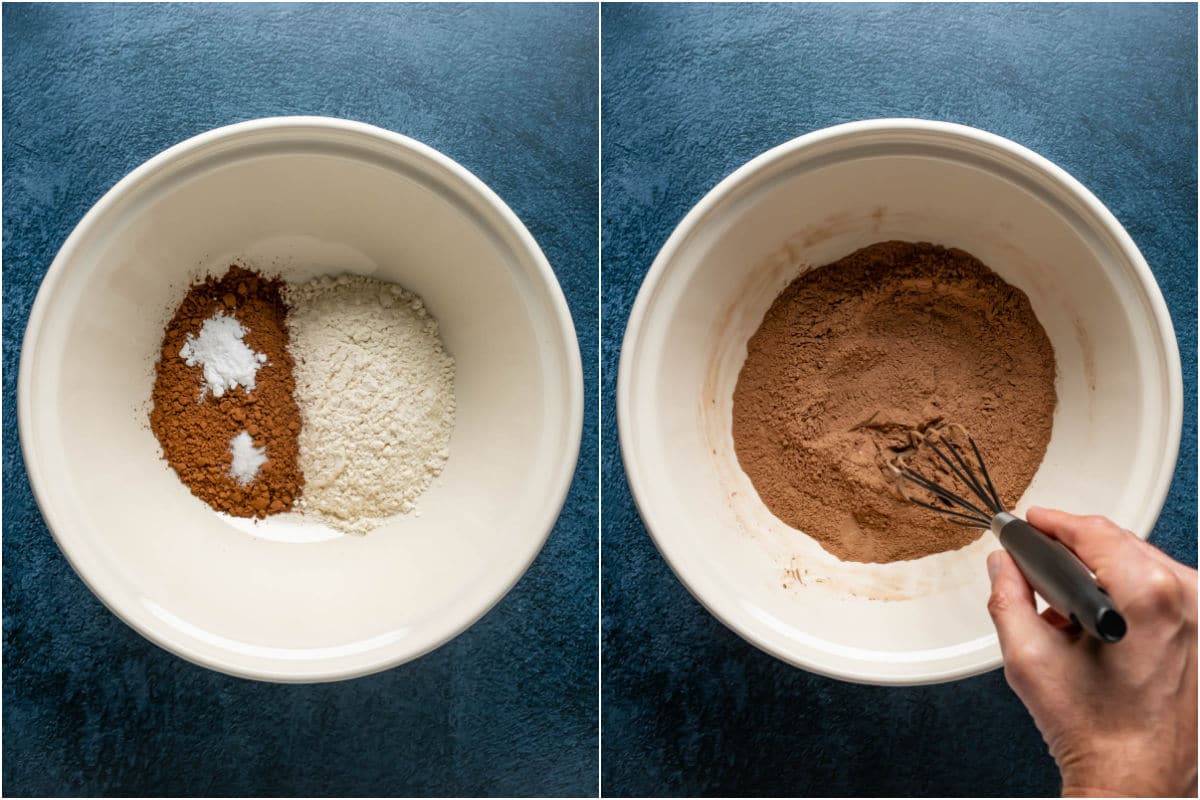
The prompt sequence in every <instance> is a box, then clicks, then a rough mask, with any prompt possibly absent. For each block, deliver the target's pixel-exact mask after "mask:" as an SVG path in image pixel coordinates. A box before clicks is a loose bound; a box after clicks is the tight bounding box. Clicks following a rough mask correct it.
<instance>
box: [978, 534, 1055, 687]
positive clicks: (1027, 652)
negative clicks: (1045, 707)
mask: <svg viewBox="0 0 1200 800" xmlns="http://www.w3.org/2000/svg"><path fill="white" fill-rule="evenodd" d="M987 566H988V576H989V577H990V578H991V580H992V594H991V597H989V598H988V613H989V614H991V616H992V623H993V624H994V625H995V626H996V633H997V634H998V635H999V638H1000V651H1001V652H1002V653H1003V654H1004V662H1005V664H1007V665H1010V666H1011V665H1014V664H1016V665H1017V666H1019V667H1020V668H1022V669H1023V668H1025V667H1028V666H1031V665H1029V664H1026V663H1024V662H1030V661H1035V660H1037V653H1036V652H1035V649H1040V650H1044V649H1045V642H1046V640H1048V639H1049V638H1050V634H1051V633H1053V629H1052V628H1051V627H1050V626H1048V625H1047V624H1046V622H1045V620H1043V619H1042V618H1041V617H1040V616H1038V612H1037V605H1036V604H1035V602H1034V599H1033V589H1031V588H1030V587H1029V583H1028V582H1027V581H1026V580H1025V576H1024V575H1022V574H1021V570H1019V569H1018V568H1017V565H1016V563H1014V562H1013V560H1012V557H1011V556H1009V555H1008V553H1006V552H1004V551H1003V550H997V551H996V552H994V553H992V554H991V555H989V556H988V560H987Z"/></svg>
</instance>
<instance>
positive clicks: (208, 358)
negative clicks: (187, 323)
mask: <svg viewBox="0 0 1200 800" xmlns="http://www.w3.org/2000/svg"><path fill="white" fill-rule="evenodd" d="M245 335H246V329H245V328H244V327H242V323H240V322H238V321H237V320H236V319H234V318H233V317H227V316H225V315H224V314H222V313H221V312H220V311H218V312H217V313H216V314H213V315H212V316H211V317H209V318H208V319H206V320H204V324H203V325H202V326H200V335H199V336H193V335H192V334H190V333H189V334H188V335H187V339H185V340H184V342H183V348H182V349H180V351H179V357H180V358H182V359H183V360H184V362H185V363H186V364H187V365H188V366H189V367H194V366H196V365H197V364H202V365H203V366H204V391H205V393H207V392H212V393H213V395H214V396H216V397H221V396H222V395H224V394H225V392H226V391H227V390H230V389H236V388H237V387H238V386H244V387H245V388H246V391H247V392H252V391H254V376H255V375H256V374H257V373H258V368H259V367H260V366H261V365H263V364H265V363H266V361H267V357H266V356H265V355H264V354H262V353H256V352H254V351H253V350H251V349H250V347H249V345H247V344H246V343H245V342H244V341H242V337H244V336H245ZM200 399H201V400H203V399H204V393H202V394H201V395H200Z"/></svg>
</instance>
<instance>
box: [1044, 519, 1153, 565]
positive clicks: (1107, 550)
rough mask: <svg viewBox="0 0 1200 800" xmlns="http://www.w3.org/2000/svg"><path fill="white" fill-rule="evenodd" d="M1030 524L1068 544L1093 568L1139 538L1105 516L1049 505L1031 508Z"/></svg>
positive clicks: (1115, 557) (1110, 559) (1104, 562)
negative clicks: (1073, 512)
mask: <svg viewBox="0 0 1200 800" xmlns="http://www.w3.org/2000/svg"><path fill="white" fill-rule="evenodd" d="M1025 518H1026V520H1027V521H1028V522H1029V524H1030V525H1032V526H1033V527H1035V528H1037V529H1038V530H1039V531H1042V532H1043V533H1048V534H1050V535H1051V536H1053V537H1054V538H1055V539H1058V540H1059V541H1060V542H1062V543H1063V544H1065V545H1066V546H1067V547H1069V548H1070V549H1071V550H1072V551H1074V553H1075V555H1077V556H1079V558H1080V560H1082V561H1083V563H1085V564H1087V565H1088V567H1090V568H1091V570H1092V571H1093V572H1095V571H1096V570H1097V568H1098V567H1101V566H1103V565H1104V564H1106V563H1111V562H1112V561H1113V560H1115V559H1118V558H1120V557H1121V556H1120V554H1121V553H1123V552H1126V551H1128V550H1129V549H1131V548H1133V547H1135V546H1136V544H1135V543H1136V542H1139V541H1140V540H1139V539H1138V538H1137V537H1136V536H1134V535H1133V534H1132V533H1130V532H1129V531H1127V530H1124V529H1123V528H1120V527H1118V526H1117V525H1116V524H1115V523H1114V522H1112V521H1111V520H1109V519H1107V518H1106V517H1099V516H1087V517H1084V516H1079V515H1077V514H1068V513H1067V512H1066V511H1055V510H1053V509H1049V508H1031V509H1029V513H1028V514H1027V515H1026V517H1025Z"/></svg>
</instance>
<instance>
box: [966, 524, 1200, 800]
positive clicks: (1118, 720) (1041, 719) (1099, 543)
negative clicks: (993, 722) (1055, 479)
mask: <svg viewBox="0 0 1200 800" xmlns="http://www.w3.org/2000/svg"><path fill="white" fill-rule="evenodd" d="M1027 518H1028V521H1029V524H1030V525H1033V526H1034V527H1035V528H1037V529H1039V530H1041V531H1043V532H1044V533H1047V534H1050V535H1051V536H1054V537H1055V538H1056V539H1058V540H1059V541H1061V542H1062V543H1063V544H1065V545H1066V546H1067V547H1069V548H1070V549H1071V550H1072V551H1074V552H1075V554H1076V555H1077V556H1079V558H1080V560H1082V561H1083V563H1085V564H1087V566H1088V568H1089V569H1091V570H1092V572H1093V573H1095V575H1096V578H1097V580H1098V581H1099V583H1100V585H1101V586H1103V587H1104V588H1105V590H1107V591H1108V593H1109V594H1110V595H1111V596H1112V598H1113V602H1114V604H1115V605H1116V607H1117V608H1118V609H1119V610H1120V611H1121V613H1122V615H1123V616H1124V617H1125V620H1126V622H1127V623H1128V625H1129V632H1128V633H1127V634H1126V635H1125V638H1124V639H1122V640H1121V641H1120V642H1117V643H1116V644H1105V643H1102V642H1099V641H1097V640H1095V639H1093V638H1092V637H1090V636H1088V635H1086V634H1082V633H1080V632H1079V631H1078V630H1076V629H1074V628H1073V626H1071V625H1070V623H1068V622H1067V621H1066V620H1064V619H1063V618H1062V617H1061V616H1060V615H1058V614H1057V613H1055V612H1054V611H1052V610H1049V609H1048V610H1047V611H1046V612H1044V613H1043V614H1042V615H1041V616H1039V615H1038V613H1037V609H1036V606H1035V605H1034V599H1033V591H1032V590H1031V589H1030V588H1029V584H1028V583H1027V582H1026V581H1025V578H1024V576H1023V575H1022V574H1021V572H1020V570H1019V569H1018V568H1017V565H1016V564H1015V563H1014V562H1013V560H1012V558H1011V557H1009V555H1008V554H1007V553H1005V552H1004V551H997V552H995V553H992V554H991V555H990V556H988V562H987V566H988V574H989V576H990V577H991V579H992V595H991V598H990V599H989V600H988V611H989V612H990V613H991V615H992V621H993V622H994V623H995V625H996V631H997V633H998V634H999V637H1000V650H1001V652H1002V653H1003V654H1004V675H1005V677H1006V678H1007V679H1008V684H1009V686H1011V687H1012V689H1013V691H1014V692H1016V693H1017V696H1018V697H1020V698H1021V701H1022V702H1023V703H1025V706H1026V708H1028V709H1029V713H1030V714H1032V715H1033V721H1034V723H1035V724H1036V725H1037V727H1038V730H1039V731H1041V733H1042V738H1044V739H1045V740H1046V744H1047V746H1048V747H1049V748H1050V754H1051V755H1052V756H1053V757H1054V760H1055V762H1057V764H1058V769H1059V772H1060V773H1061V774H1062V780H1063V787H1062V789H1063V794H1064V795H1065V796H1084V795H1132V796H1158V797H1163V796H1165V797H1182V796H1191V797H1195V796H1196V570H1194V569H1188V568H1187V567H1185V566H1183V565H1182V564H1179V563H1177V562H1175V561H1172V560H1171V559H1170V558H1169V557H1168V556H1167V555H1166V554H1165V553H1163V552H1162V551H1161V550H1159V549H1158V548H1156V547H1154V546H1152V545H1150V544H1147V543H1146V542H1143V541H1142V540H1140V539H1138V538H1137V537H1136V536H1134V535H1133V534H1132V533H1130V532H1129V531H1126V530H1122V529H1121V528H1119V527H1117V526H1116V525H1114V524H1113V523H1112V522H1110V521H1109V520H1107V519H1105V518H1104V517H1080V516H1076V515H1074V514H1067V513H1065V512H1062V511H1049V510H1046V509H1040V508H1031V509H1030V510H1029V514H1028V517H1027Z"/></svg>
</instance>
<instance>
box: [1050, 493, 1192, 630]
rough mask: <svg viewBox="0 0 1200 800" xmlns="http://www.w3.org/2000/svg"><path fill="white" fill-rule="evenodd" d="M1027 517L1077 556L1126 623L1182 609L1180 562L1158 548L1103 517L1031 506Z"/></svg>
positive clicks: (1168, 616) (1169, 616) (1163, 617)
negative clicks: (1110, 597)
mask: <svg viewBox="0 0 1200 800" xmlns="http://www.w3.org/2000/svg"><path fill="white" fill-rule="evenodd" d="M1028 519H1029V523H1030V524H1031V525H1033V526H1034V527H1035V528H1038V529H1039V530H1041V531H1044V532H1045V533H1048V534H1050V535H1052V536H1054V537H1055V538H1057V539H1058V540H1059V541H1061V542H1062V543H1063V544H1065V545H1066V546H1067V547H1069V548H1070V549H1071V550H1073V551H1074V552H1075V554H1076V555H1078V556H1079V558H1080V560H1082V561H1083V563H1084V564H1086V565H1087V566H1088V568H1089V569H1091V571H1092V572H1094V573H1095V574H1096V580H1097V582H1098V583H1099V584H1100V585H1101V586H1102V587H1104V589H1105V590H1106V591H1107V592H1108V593H1109V594H1110V595H1112V598H1113V601H1114V602H1115V603H1116V605H1117V607H1118V608H1120V609H1121V611H1122V613H1124V614H1125V615H1126V617H1128V618H1129V619H1130V622H1131V626H1130V627H1134V626H1135V625H1136V626H1137V627H1140V626H1141V625H1142V624H1145V623H1146V622H1150V621H1164V622H1167V623H1168V624H1172V623H1173V621H1174V620H1176V619H1177V618H1178V617H1179V615H1180V614H1181V613H1182V612H1181V610H1182V606H1183V604H1184V600H1185V598H1186V597H1188V596H1189V593H1188V591H1187V585H1188V580H1187V577H1186V575H1185V574H1182V573H1181V572H1180V571H1179V567H1180V566H1181V565H1178V564H1175V563H1174V562H1172V561H1171V559H1169V558H1167V557H1166V554H1164V553H1163V552H1162V551H1160V550H1158V549H1157V548H1155V547H1153V546H1152V545H1149V544H1147V543H1146V542H1144V541H1142V540H1141V539H1139V538H1137V537H1136V536H1134V535H1133V534H1132V533H1130V532H1129V531H1127V530H1125V529H1123V528H1121V527H1119V526H1117V525H1116V524H1115V523H1113V522H1112V521H1111V520H1109V519H1106V518H1104V517H1097V516H1091V517H1081V516H1077V515H1075V514H1068V513H1066V512H1065V511H1051V510H1048V509H1044V508H1032V509H1030V510H1029V515H1028ZM1184 569H1186V568H1184Z"/></svg>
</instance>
